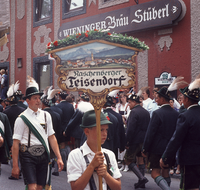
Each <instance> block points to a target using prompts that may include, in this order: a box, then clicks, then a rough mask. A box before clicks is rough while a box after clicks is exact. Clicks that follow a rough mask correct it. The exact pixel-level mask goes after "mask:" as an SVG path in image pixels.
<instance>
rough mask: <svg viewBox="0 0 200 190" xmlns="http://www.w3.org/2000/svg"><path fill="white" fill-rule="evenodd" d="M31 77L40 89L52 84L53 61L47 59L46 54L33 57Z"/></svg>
mask: <svg viewBox="0 0 200 190" xmlns="http://www.w3.org/2000/svg"><path fill="white" fill-rule="evenodd" d="M33 77H34V78H35V79H36V81H37V83H38V85H39V89H40V90H44V89H45V88H46V87H47V86H51V85H52V84H53V61H52V60H49V59H48V56H43V57H35V58H33Z"/></svg>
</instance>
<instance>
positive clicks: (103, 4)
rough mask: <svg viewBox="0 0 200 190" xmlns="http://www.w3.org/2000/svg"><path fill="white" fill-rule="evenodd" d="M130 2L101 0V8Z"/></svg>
mask: <svg viewBox="0 0 200 190" xmlns="http://www.w3.org/2000/svg"><path fill="white" fill-rule="evenodd" d="M126 2H129V0H99V9H103V8H106V7H111V6H114V5H118V4H122V3H126Z"/></svg>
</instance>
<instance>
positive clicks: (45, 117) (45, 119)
mask: <svg viewBox="0 0 200 190" xmlns="http://www.w3.org/2000/svg"><path fill="white" fill-rule="evenodd" d="M44 121H45V133H46V134H47V116H46V113H45V112H44Z"/></svg>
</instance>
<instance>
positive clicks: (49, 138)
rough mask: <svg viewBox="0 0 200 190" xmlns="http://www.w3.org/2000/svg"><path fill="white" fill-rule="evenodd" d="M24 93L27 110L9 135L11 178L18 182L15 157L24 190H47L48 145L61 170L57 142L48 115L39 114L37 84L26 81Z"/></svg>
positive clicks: (33, 81) (48, 183)
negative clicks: (26, 187)
mask: <svg viewBox="0 0 200 190" xmlns="http://www.w3.org/2000/svg"><path fill="white" fill-rule="evenodd" d="M28 82H29V86H28V88H27V89H26V96H25V98H24V99H26V101H27V103H28V106H29V107H28V108H27V109H26V110H25V111H24V112H23V113H22V114H21V115H20V117H18V118H17V119H16V122H15V126H14V135H13V148H12V156H13V169H12V176H13V177H15V178H19V167H18V154H19V157H20V162H21V167H22V173H23V176H24V182H25V184H26V185H27V186H28V189H29V190H30V189H31V190H32V189H34V190H36V189H37V190H42V189H43V187H44V186H45V185H46V187H45V189H51V186H50V183H51V163H50V153H49V145H48V143H50V145H51V148H52V150H53V151H54V153H55V155H56V156H57V163H58V167H59V171H62V169H63V162H62V158H61V155H60V152H59V148H58V144H57V140H56V138H55V136H54V130H53V127H52V120H51V116H50V114H49V113H47V112H45V111H43V110H40V109H39V107H40V105H41V104H40V96H41V95H42V94H43V93H40V92H39V90H38V89H39V87H38V84H37V83H36V82H35V80H34V79H33V78H31V77H29V80H28Z"/></svg>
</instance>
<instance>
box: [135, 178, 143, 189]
mask: <svg viewBox="0 0 200 190" xmlns="http://www.w3.org/2000/svg"><path fill="white" fill-rule="evenodd" d="M139 181H140V180H139ZM139 181H138V182H137V183H135V184H134V186H136V187H137V186H138V183H139ZM140 188H146V187H145V184H144V185H141V186H140Z"/></svg>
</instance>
